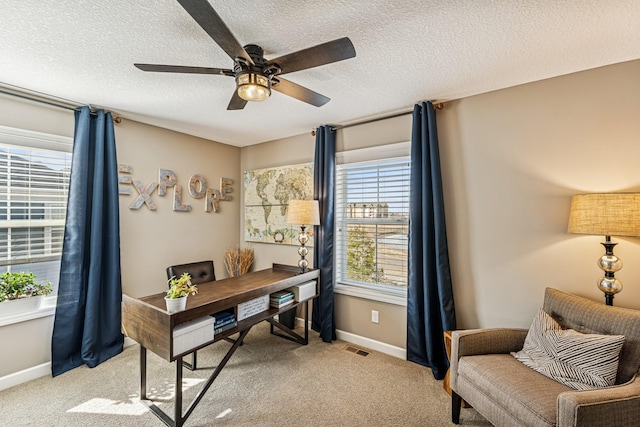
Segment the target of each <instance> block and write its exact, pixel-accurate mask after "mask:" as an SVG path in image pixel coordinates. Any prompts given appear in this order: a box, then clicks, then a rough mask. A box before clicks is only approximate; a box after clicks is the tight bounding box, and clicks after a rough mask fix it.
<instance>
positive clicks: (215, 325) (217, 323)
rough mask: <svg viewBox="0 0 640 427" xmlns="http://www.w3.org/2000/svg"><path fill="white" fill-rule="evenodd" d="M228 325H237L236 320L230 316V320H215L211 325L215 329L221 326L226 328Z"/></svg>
mask: <svg viewBox="0 0 640 427" xmlns="http://www.w3.org/2000/svg"><path fill="white" fill-rule="evenodd" d="M229 323H237V322H236V318H235V317H233V316H232V317H230V318H228V319H226V320H222V321H218V320H217V319H216V322H215V323H214V324H213V328H214V329H216V328H219V327H221V326H227V325H228V324H229Z"/></svg>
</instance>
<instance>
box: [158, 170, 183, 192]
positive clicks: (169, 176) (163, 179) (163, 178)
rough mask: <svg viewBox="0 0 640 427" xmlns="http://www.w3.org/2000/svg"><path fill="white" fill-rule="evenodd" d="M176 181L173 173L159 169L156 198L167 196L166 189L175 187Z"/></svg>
mask: <svg viewBox="0 0 640 427" xmlns="http://www.w3.org/2000/svg"><path fill="white" fill-rule="evenodd" d="M177 179H178V178H177V177H176V173H175V172H174V171H172V170H170V169H160V170H159V171H158V183H159V188H158V196H164V195H165V194H167V188H168V187H173V186H174V185H176V182H177Z"/></svg>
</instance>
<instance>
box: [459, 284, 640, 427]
mask: <svg viewBox="0 0 640 427" xmlns="http://www.w3.org/2000/svg"><path fill="white" fill-rule="evenodd" d="M543 309H544V311H545V312H547V313H548V314H549V315H551V317H553V318H554V319H555V320H556V321H557V322H558V323H560V325H562V327H563V328H567V329H575V330H576V331H578V332H582V333H596V334H606V335H624V336H625V342H624V346H623V347H622V350H621V352H620V358H619V364H618V373H617V378H616V385H614V386H612V387H607V388H600V389H596V390H589V391H577V390H574V389H572V388H570V387H567V386H565V385H563V384H560V383H558V382H556V381H554V380H553V379H551V378H548V377H546V376H544V375H542V374H540V373H538V372H536V371H534V370H533V369H530V368H528V367H527V366H525V365H524V364H523V363H521V362H519V361H518V360H517V359H515V358H514V357H513V356H511V355H510V354H509V353H510V352H517V351H519V350H521V349H522V346H523V344H524V341H525V338H526V336H527V330H526V329H475V330H464V331H454V332H453V333H452V341H451V371H450V381H451V389H452V398H451V403H452V406H451V417H452V421H453V422H454V423H455V424H459V423H460V407H461V402H462V399H464V400H465V401H466V402H468V403H469V404H470V405H471V406H473V407H474V408H475V409H476V410H477V411H478V412H479V413H480V414H482V415H483V416H484V417H485V418H486V419H487V420H489V421H490V422H491V423H492V424H494V425H495V426H509V427H513V426H536V427H537V426H547V427H569V426H576V427H578V426H580V427H596V426H598V427H605V426H606V427H612V426H618V427H620V426H637V425H638V423H639V420H640V378H638V375H637V374H638V370H639V369H640V311H637V310H629V309H624V308H619V307H611V306H607V305H604V304H600V303H596V302H594V301H591V300H588V299H585V298H581V297H578V296H575V295H570V294H567V293H564V292H561V291H558V290H555V289H551V288H547V289H546V291H545V298H544V304H543Z"/></svg>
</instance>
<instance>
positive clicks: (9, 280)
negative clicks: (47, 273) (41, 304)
mask: <svg viewBox="0 0 640 427" xmlns="http://www.w3.org/2000/svg"><path fill="white" fill-rule="evenodd" d="M51 292H53V289H52V288H51V283H49V282H47V283H38V282H37V281H36V275H35V274H33V273H31V272H29V273H25V272H24V271H21V272H16V271H7V272H6V273H3V274H2V275H0V302H2V301H5V300H14V299H19V298H29V297H35V296H38V295H49V294H50V293H51Z"/></svg>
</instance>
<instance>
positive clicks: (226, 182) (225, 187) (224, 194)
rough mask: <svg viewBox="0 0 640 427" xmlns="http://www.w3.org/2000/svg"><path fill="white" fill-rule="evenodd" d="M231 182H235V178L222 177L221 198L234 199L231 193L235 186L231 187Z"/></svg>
mask: <svg viewBox="0 0 640 427" xmlns="http://www.w3.org/2000/svg"><path fill="white" fill-rule="evenodd" d="M231 184H233V180H232V179H229V178H220V200H226V201H229V202H230V201H231V200H233V196H232V195H231V194H229V193H232V192H233V188H231Z"/></svg>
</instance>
